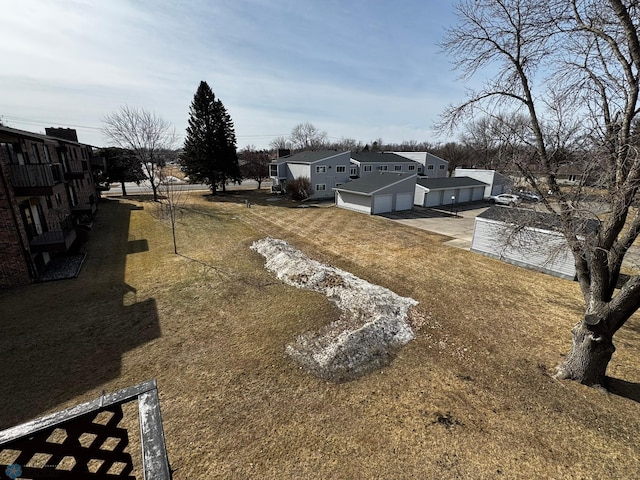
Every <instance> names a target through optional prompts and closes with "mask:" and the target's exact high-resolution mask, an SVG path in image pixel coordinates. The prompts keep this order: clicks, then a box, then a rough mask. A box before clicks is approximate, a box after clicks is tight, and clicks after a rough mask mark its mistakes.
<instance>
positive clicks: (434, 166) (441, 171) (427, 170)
mask: <svg viewBox="0 0 640 480" xmlns="http://www.w3.org/2000/svg"><path fill="white" fill-rule="evenodd" d="M393 153H395V154H396V155H399V156H401V157H404V158H407V159H409V160H413V161H414V162H418V163H420V164H421V165H422V166H423V169H422V170H423V171H422V175H425V176H427V177H429V178H444V177H446V176H447V175H448V169H449V162H447V161H446V160H444V159H442V158H440V157H438V156H436V155H434V154H432V153H429V152H393Z"/></svg>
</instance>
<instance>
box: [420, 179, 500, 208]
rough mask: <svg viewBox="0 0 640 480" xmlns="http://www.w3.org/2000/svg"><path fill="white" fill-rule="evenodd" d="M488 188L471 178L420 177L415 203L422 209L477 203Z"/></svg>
mask: <svg viewBox="0 0 640 480" xmlns="http://www.w3.org/2000/svg"><path fill="white" fill-rule="evenodd" d="M486 186H487V184H486V183H483V182H481V181H480V180H476V179H474V178H469V177H446V178H427V177H420V178H418V181H417V183H416V192H415V195H414V199H413V203H414V205H419V206H421V207H437V206H440V205H451V204H458V203H469V202H477V201H480V200H482V199H483V197H484V190H485V187H486Z"/></svg>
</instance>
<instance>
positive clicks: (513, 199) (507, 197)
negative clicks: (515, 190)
mask: <svg viewBox="0 0 640 480" xmlns="http://www.w3.org/2000/svg"><path fill="white" fill-rule="evenodd" d="M489 203H497V204H500V205H509V206H510V207H513V206H515V205H520V203H522V199H521V198H520V197H518V196H517V195H513V194H511V193H501V194H500V195H491V196H490V197H489Z"/></svg>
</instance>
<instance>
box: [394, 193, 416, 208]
mask: <svg viewBox="0 0 640 480" xmlns="http://www.w3.org/2000/svg"><path fill="white" fill-rule="evenodd" d="M411 208H413V194H411V193H399V194H398V195H396V210H411Z"/></svg>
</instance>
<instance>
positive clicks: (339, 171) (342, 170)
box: [336, 165, 347, 173]
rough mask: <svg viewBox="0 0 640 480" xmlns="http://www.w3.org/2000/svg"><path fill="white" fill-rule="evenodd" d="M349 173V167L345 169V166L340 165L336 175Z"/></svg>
mask: <svg viewBox="0 0 640 480" xmlns="http://www.w3.org/2000/svg"><path fill="white" fill-rule="evenodd" d="M346 171H347V167H345V166H344V165H338V166H337V167H336V173H344V172H346Z"/></svg>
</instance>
